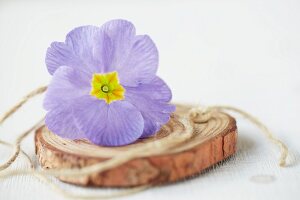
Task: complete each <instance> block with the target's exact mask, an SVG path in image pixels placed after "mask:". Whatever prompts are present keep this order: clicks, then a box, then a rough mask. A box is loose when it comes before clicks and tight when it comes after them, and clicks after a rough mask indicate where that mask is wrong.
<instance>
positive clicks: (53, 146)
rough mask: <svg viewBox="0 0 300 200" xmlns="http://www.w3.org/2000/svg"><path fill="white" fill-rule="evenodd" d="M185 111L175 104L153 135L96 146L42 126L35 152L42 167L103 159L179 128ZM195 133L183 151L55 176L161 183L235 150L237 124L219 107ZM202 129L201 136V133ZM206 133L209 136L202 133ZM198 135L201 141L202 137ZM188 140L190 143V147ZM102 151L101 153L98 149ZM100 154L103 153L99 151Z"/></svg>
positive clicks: (85, 181)
mask: <svg viewBox="0 0 300 200" xmlns="http://www.w3.org/2000/svg"><path fill="white" fill-rule="evenodd" d="M186 112H187V108H186V107H181V108H179V107H178V109H177V111H176V113H175V114H174V115H173V116H172V118H171V120H170V122H169V123H168V126H167V127H168V128H167V129H164V130H161V131H159V132H158V133H157V135H156V137H155V138H149V139H144V140H140V141H138V142H136V143H134V144H132V145H127V146H124V147H117V148H116V147H114V148H108V147H99V146H95V145H92V144H90V143H88V142H87V141H85V140H78V141H70V140H65V139H62V138H59V137H58V136H56V135H54V134H53V133H51V132H50V131H49V130H48V129H47V128H46V127H44V126H43V127H41V128H40V129H38V130H37V132H36V135H35V144H36V154H37V156H38V160H39V162H40V164H41V166H42V167H43V168H45V169H46V168H59V169H61V168H81V167H84V166H88V165H92V164H95V163H99V162H102V161H104V160H106V159H108V158H109V156H110V155H113V154H116V153H121V152H122V150H124V149H126V148H134V146H135V145H141V144H142V143H145V142H149V141H153V140H154V139H163V138H164V137H165V136H166V135H169V134H172V132H174V130H177V129H184V127H183V126H182V124H180V123H178V118H180V117H181V116H182V115H183V114H185V113H186ZM194 131H198V132H199V134H198V136H197V137H195V139H194V140H193V141H192V142H195V141H197V140H199V141H201V142H200V143H199V144H197V145H192V144H187V147H186V148H185V150H184V151H180V152H176V150H175V151H174V152H173V153H170V154H167V155H159V156H151V157H144V158H137V159H134V160H131V161H129V162H127V163H125V164H123V165H120V166H118V167H116V168H113V169H110V170H107V171H104V172H102V173H94V174H92V175H89V176H84V177H81V178H77V177H74V178H73V177H71V178H70V177H59V179H60V180H62V181H65V182H68V183H73V184H77V185H83V186H98V187H131V186H139V185H145V184H162V183H169V182H174V181H178V180H181V179H184V178H187V177H190V176H192V175H195V174H198V173H199V172H201V171H203V170H204V169H206V168H208V167H210V166H212V165H214V164H216V163H218V162H220V161H222V160H224V159H225V158H227V157H229V156H231V155H233V154H234V153H235V151H236V142H237V128H236V122H235V120H234V118H232V117H230V116H229V115H227V114H224V113H215V114H214V116H213V117H212V119H211V120H209V121H208V122H207V123H201V124H195V125H194ZM204 135H205V137H204ZM208 135H209V137H207V136H208ZM202 140H203V141H202ZM189 145H192V146H191V148H189ZM100 151H101V152H107V153H105V155H107V156H106V157H103V156H102V157H101V156H99V155H98V154H97V152H100ZM101 155H103V153H102V154H101Z"/></svg>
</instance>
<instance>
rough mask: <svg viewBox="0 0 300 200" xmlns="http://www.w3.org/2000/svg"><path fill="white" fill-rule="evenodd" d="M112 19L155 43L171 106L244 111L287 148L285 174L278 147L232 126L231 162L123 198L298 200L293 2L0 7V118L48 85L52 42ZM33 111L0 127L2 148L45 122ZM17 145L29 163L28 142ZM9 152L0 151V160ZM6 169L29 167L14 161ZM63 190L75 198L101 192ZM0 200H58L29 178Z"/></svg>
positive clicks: (13, 183)
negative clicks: (227, 107)
mask: <svg viewBox="0 0 300 200" xmlns="http://www.w3.org/2000/svg"><path fill="white" fill-rule="evenodd" d="M115 18H124V19H127V20H130V21H132V22H133V23H134V24H135V26H136V28H137V32H138V34H148V35H150V36H151V37H152V39H153V40H154V41H155V43H156V45H157V47H158V49H159V52H160V68H159V72H158V74H159V75H160V76H161V77H163V79H164V80H165V81H166V82H167V83H168V84H169V86H170V87H171V88H172V90H173V101H174V102H192V103H201V104H204V105H210V104H230V105H234V106H237V107H240V108H243V109H245V110H247V111H249V112H250V113H252V114H254V115H256V116H258V117H259V118H260V119H261V120H262V121H264V122H265V123H266V124H267V125H268V126H269V127H270V128H271V129H272V130H273V131H274V132H275V133H276V135H277V136H279V137H280V138H281V139H282V140H283V141H284V142H285V143H286V144H287V145H288V147H289V148H290V156H289V163H290V166H289V167H287V168H280V167H278V165H277V158H278V155H279V154H278V151H277V149H276V147H274V146H273V145H272V144H270V143H269V142H268V141H266V140H265V138H264V137H263V136H262V135H261V134H260V132H259V131H258V130H257V129H256V128H254V127H253V126H252V125H249V124H248V123H247V122H245V121H244V120H243V119H241V118H239V117H238V118H237V120H238V127H239V130H240V135H239V145H238V153H237V155H236V156H235V157H233V158H231V159H229V160H228V161H226V162H224V163H222V164H220V165H218V166H217V167H215V168H213V169H211V170H209V171H208V172H206V173H204V174H202V175H201V176H199V177H197V178H195V179H192V180H188V181H185V182H181V183H178V184H174V185H170V186H164V187H160V188H154V189H150V190H148V191H145V192H143V193H140V194H137V195H134V196H131V197H128V199H143V200H146V199H154V198H155V199H157V200H158V199H166V198H167V199H172V200H177V199H178V200H179V199H230V200H235V199H246V200H247V199H261V200H265V199H272V200H276V199H299V196H300V167H299V165H300V164H299V162H300V159H299V150H300V136H299V134H300V126H299V120H300V118H299V112H300V3H299V1H296V0H295V1H290V0H282V1H278V0H258V1H256V0H249V1H241V0H236V1H211V0H210V1H209V0H207V1H191V0H190V1H179V0H178V1H176V0H169V1H154V0H153V1H141V0H139V1H138V0H136V1H133V0H131V1H126V2H125V1H121V0H119V1H116V0H112V1H106V2H104V1H99V0H98V1H96V0H95V1H78V0H76V1H71V0H70V1H33V0H31V1H24V0H23V1H21V0H20V1H15V0H13V1H8V0H7V1H5V0H0V113H3V112H4V111H6V110H7V108H9V107H10V106H12V105H13V104H14V103H15V102H17V101H18V100H19V99H20V98H21V97H22V96H23V95H24V94H26V93H27V92H28V91H30V90H32V89H34V88H36V87H38V86H40V85H46V84H47V83H48V82H49V80H50V79H51V77H50V75H49V74H48V73H47V70H46V66H45V63H44V59H45V52H46V49H47V47H48V46H49V45H50V43H51V42H52V41H64V37H65V35H66V34H67V33H68V31H70V30H71V29H72V28H74V27H76V26H81V25H86V24H91V25H101V24H102V23H104V22H106V21H108V20H110V19H115ZM41 102H42V97H39V98H36V99H35V100H33V101H31V102H30V103H29V104H28V105H26V106H25V107H24V109H22V110H21V111H20V112H18V113H17V114H16V115H14V116H13V117H12V118H11V119H9V121H7V122H6V123H5V124H4V125H3V126H2V127H1V128H0V139H4V140H7V141H10V142H13V141H14V138H15V137H16V136H17V134H18V133H20V132H21V131H22V130H24V129H26V128H28V127H30V126H31V125H32V124H33V123H34V122H35V121H37V120H38V119H39V118H40V117H41V116H42V115H43V114H45V112H44V111H43V109H42V106H41ZM23 146H24V148H25V149H26V150H27V152H28V153H29V154H30V155H31V156H32V157H34V148H33V140H32V137H31V138H28V139H27V140H26V141H25V143H24V145H23ZM10 152H11V150H10V149H9V148H6V147H3V146H0V161H1V162H4V161H5V160H6V159H7V158H8V156H9V153H10ZM13 167H14V168H24V167H28V166H27V164H26V162H25V160H24V159H23V158H20V159H18V162H17V163H16V164H14V165H13ZM255 177H256V178H255ZM257 177H260V178H257ZM261 179H263V180H261ZM259 180H260V181H259ZM61 185H62V186H63V187H64V188H66V189H71V190H72V191H75V192H77V193H80V194H89V193H94V192H96V193H99V191H97V190H91V189H89V190H85V189H82V188H80V187H74V186H69V185H67V184H61ZM109 191H110V190H109ZM100 193H107V190H100ZM0 199H6V200H12V199H14V200H16V199H24V200H27V199H28V200H29V199H30V200H40V199H63V197H61V196H60V195H58V194H55V193H54V192H53V191H52V190H51V189H50V188H49V187H48V186H46V185H45V184H43V183H42V182H40V181H38V180H36V179H35V178H34V177H29V176H19V177H15V178H10V179H6V180H0Z"/></svg>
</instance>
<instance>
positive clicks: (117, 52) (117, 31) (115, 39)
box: [101, 20, 135, 71]
mask: <svg viewBox="0 0 300 200" xmlns="http://www.w3.org/2000/svg"><path fill="white" fill-rule="evenodd" d="M101 29H102V30H103V31H104V32H105V33H106V34H107V35H108V37H109V38H110V39H111V41H112V46H113V49H114V54H113V60H112V63H111V66H110V68H109V69H108V71H114V70H117V69H119V68H121V67H122V66H123V63H124V61H125V60H126V59H127V57H128V55H129V53H130V48H131V46H132V42H133V40H134V36H135V27H134V25H133V24H132V23H130V22H129V21H126V20H111V21H108V22H106V23H105V24H103V25H102V26H101Z"/></svg>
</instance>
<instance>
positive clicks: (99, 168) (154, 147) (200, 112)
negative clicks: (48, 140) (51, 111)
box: [0, 86, 288, 199]
mask: <svg viewBox="0 0 300 200" xmlns="http://www.w3.org/2000/svg"><path fill="white" fill-rule="evenodd" d="M46 89H47V86H44V87H40V88H37V89H36V90H33V91H32V92H30V93H29V94H28V95H26V96H25V97H24V98H23V99H22V100H21V101H20V102H18V103H17V104H16V105H15V106H14V107H12V108H11V109H10V110H9V111H8V112H6V113H5V114H4V115H3V116H2V117H1V118H0V125H1V124H2V123H3V122H4V121H5V120H6V119H7V118H9V117H10V116H11V115H12V114H14V113H15V112H16V111H17V110H18V109H19V108H21V107H22V106H23V105H24V104H25V103H26V102H27V101H28V100H29V99H31V98H33V97H34V96H37V95H39V94H42V93H43V92H45V91H46ZM215 111H230V112H235V113H238V114H240V115H241V116H243V117H245V118H246V119H248V120H249V121H250V122H252V123H253V124H254V125H256V126H257V127H258V128H259V129H260V130H261V131H262V133H264V135H265V136H266V138H267V139H268V140H269V141H271V142H272V143H274V144H275V145H277V146H278V147H279V148H280V158H279V165H280V166H281V167H284V166H285V165H286V158H287V155H288V149H287V147H286V145H285V144H284V143H283V142H282V141H280V140H279V139H278V138H276V137H275V135H274V134H273V133H272V132H271V131H270V130H269V129H268V128H267V127H266V126H265V125H264V124H263V123H262V122H261V121H259V120H258V119H256V118H255V117H253V116H252V115H250V114H249V113H247V112H245V111H243V110H241V109H238V108H236V107H232V106H221V105H216V106H209V107H194V108H192V109H191V110H190V111H189V113H188V115H187V116H185V117H183V118H182V119H179V120H180V123H182V124H183V125H184V130H177V131H175V132H174V133H172V134H170V135H168V136H166V138H165V139H164V140H155V141H153V142H149V143H146V144H144V145H142V146H140V147H138V148H134V149H129V150H126V151H124V153H122V154H121V155H116V156H113V157H111V158H110V159H108V160H106V161H103V162H101V163H97V164H93V165H90V166H86V167H83V168H80V169H49V170H37V169H36V168H35V167H34V164H33V162H32V160H31V159H30V157H29V156H28V155H27V154H26V153H25V152H24V151H23V150H22V148H21V142H22V141H23V140H24V138H26V137H27V136H28V135H29V134H30V133H32V132H34V131H35V130H36V129H37V128H38V127H39V126H41V125H42V124H43V123H44V118H43V119H42V120H40V121H38V123H36V124H35V125H34V126H32V127H31V128H30V129H28V130H27V131H25V132H23V133H22V134H20V135H19V136H18V137H17V139H16V140H15V142H14V144H9V143H6V142H4V141H0V144H4V145H10V146H12V147H13V149H14V151H13V153H12V154H11V156H10V158H9V159H8V160H7V161H6V162H5V163H4V164H2V165H0V178H8V177H11V176H16V175H20V174H27V175H34V176H35V177H37V178H39V179H40V180H42V181H44V182H45V183H46V184H48V185H49V186H50V187H51V188H52V189H54V190H55V191H56V192H58V193H60V194H62V195H63V196H65V197H67V198H73V199H110V198H115V197H122V196H128V195H130V194H134V193H137V192H140V191H142V190H145V189H147V188H149V187H153V186H152V185H146V186H139V187H133V188H130V189H124V190H123V191H119V192H116V193H114V194H109V195H104V196H103V195H102V196H82V195H77V194H73V193H69V192H67V191H65V190H63V189H61V188H60V187H59V186H58V185H56V184H54V183H53V182H52V181H51V180H50V179H49V178H48V176H65V177H67V176H72V177H80V176H84V175H89V174H93V173H101V172H103V171H105V170H108V169H112V168H114V167H117V166H119V165H122V164H124V163H126V162H128V161H130V160H132V159H135V158H139V157H147V156H153V155H160V154H165V153H168V152H171V151H172V149H174V148H177V147H181V146H183V144H184V143H185V142H187V141H189V140H190V139H191V138H192V137H193V136H194V134H193V124H194V123H205V122H207V121H208V120H210V119H211V118H213V115H212V113H213V112H215ZM162 128H164V127H162ZM194 145H197V143H195V144H194ZM183 150H184V149H182V150H181V151H183ZM20 153H21V154H22V155H24V156H26V157H27V160H28V161H29V163H30V165H31V167H30V169H19V170H5V169H7V168H8V167H9V166H10V165H11V164H12V163H14V162H15V160H16V159H17V158H18V156H19V155H20ZM4 170H5V171H4Z"/></svg>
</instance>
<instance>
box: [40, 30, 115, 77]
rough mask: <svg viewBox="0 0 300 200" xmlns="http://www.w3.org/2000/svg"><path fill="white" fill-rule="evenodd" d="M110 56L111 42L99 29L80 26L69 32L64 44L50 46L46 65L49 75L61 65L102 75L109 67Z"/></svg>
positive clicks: (111, 52) (56, 43) (57, 43)
mask: <svg viewBox="0 0 300 200" xmlns="http://www.w3.org/2000/svg"><path fill="white" fill-rule="evenodd" d="M112 55H113V48H112V43H111V40H110V38H109V37H108V36H107V35H106V34H105V33H104V32H103V31H102V30H101V29H100V28H99V27H96V26H82V27H78V28H75V29H73V30H72V31H71V32H69V33H68V35H67V36H66V41H65V43H62V42H54V43H52V44H51V47H49V48H48V50H47V54H46V65H47V68H48V71H49V73H50V74H53V73H54V72H55V70H56V69H57V68H59V67H60V66H63V65H65V66H70V67H73V68H76V69H78V70H81V71H85V72H89V73H96V72H98V73H102V72H104V71H105V69H106V68H108V66H110V65H111V61H112Z"/></svg>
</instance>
